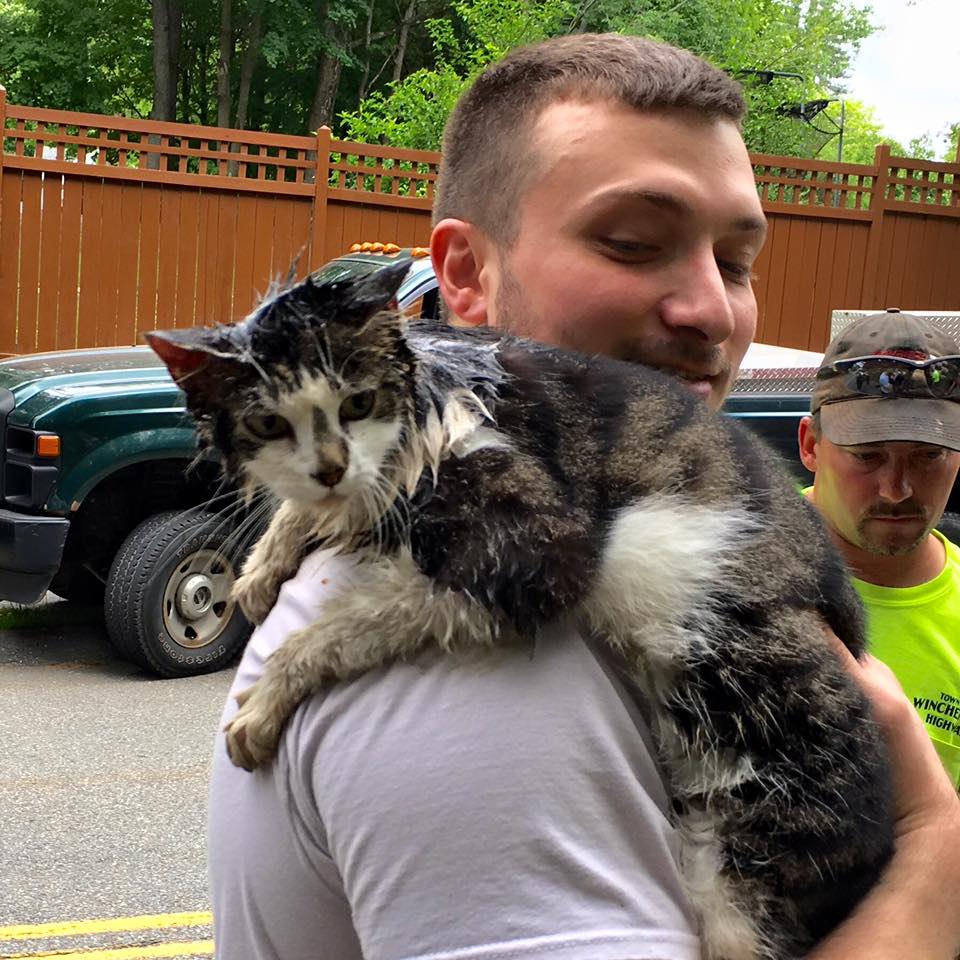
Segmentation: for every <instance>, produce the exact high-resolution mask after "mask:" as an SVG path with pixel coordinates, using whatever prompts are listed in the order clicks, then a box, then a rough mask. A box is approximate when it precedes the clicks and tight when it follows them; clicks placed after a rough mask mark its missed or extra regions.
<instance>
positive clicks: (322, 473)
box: [313, 466, 346, 488]
mask: <svg viewBox="0 0 960 960" xmlns="http://www.w3.org/2000/svg"><path fill="white" fill-rule="evenodd" d="M344 473H346V468H345V467H337V466H329V467H324V468H323V469H322V470H318V471H317V472H316V473H315V474H313V479H314V480H316V481H317V483H319V484H322V485H323V486H325V487H331V488H332V487H335V486H336V485H337V484H338V483H339V482H340V481H341V480H342V479H343V475H344Z"/></svg>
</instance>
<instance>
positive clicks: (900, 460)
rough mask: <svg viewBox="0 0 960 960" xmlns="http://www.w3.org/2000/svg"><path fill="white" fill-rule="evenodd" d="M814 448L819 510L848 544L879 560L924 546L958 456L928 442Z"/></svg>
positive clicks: (942, 505)
mask: <svg viewBox="0 0 960 960" xmlns="http://www.w3.org/2000/svg"><path fill="white" fill-rule="evenodd" d="M810 449H811V451H812V453H813V462H812V464H811V463H808V464H807V465H808V467H811V469H815V470H816V481H815V484H814V500H815V502H816V505H817V508H818V509H819V510H820V512H821V513H822V514H823V516H824V518H825V519H826V521H827V523H828V524H829V525H830V526H831V527H833V529H834V530H835V531H836V532H837V533H839V534H840V536H841V537H843V538H844V540H846V541H847V542H848V543H851V544H853V545H854V546H855V547H859V548H860V549H861V550H865V551H866V552H868V553H873V554H878V555H880V556H903V555H905V554H909V553H911V552H912V551H913V550H915V549H916V548H917V547H918V546H919V545H920V544H921V543H922V542H923V540H924V539H925V538H926V536H927V534H928V533H929V532H930V530H931V529H932V528H933V527H934V525H935V524H936V523H937V522H938V521H939V519H940V517H941V515H942V514H943V511H944V508H945V507H946V505H947V499H948V498H949V496H950V491H951V490H952V489H953V484H954V481H955V480H956V478H957V469H958V468H960V453H953V452H952V451H950V450H946V449H945V448H944V447H936V446H933V445H932V444H928V443H911V442H909V441H890V442H888V443H870V444H864V445H863V446H859V447H841V446H838V445H837V444H835V443H831V442H830V441H829V440H827V439H826V437H820V439H819V440H816V441H813V442H812V443H810Z"/></svg>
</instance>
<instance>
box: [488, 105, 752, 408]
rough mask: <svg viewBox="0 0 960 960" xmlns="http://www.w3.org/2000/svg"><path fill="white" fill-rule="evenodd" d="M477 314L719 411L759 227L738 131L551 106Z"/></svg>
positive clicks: (613, 110)
mask: <svg viewBox="0 0 960 960" xmlns="http://www.w3.org/2000/svg"><path fill="white" fill-rule="evenodd" d="M530 150H531V153H532V156H531V157H530V159H529V161H528V162H533V163H534V164H535V165H536V169H537V171H538V172H539V173H540V175H539V176H537V177H536V178H535V179H534V180H533V184H532V186H531V187H529V188H528V190H527V191H526V193H525V194H524V195H523V196H522V197H521V198H520V200H519V209H518V217H519V221H518V232H517V234H516V238H515V241H514V242H513V243H512V244H511V245H510V246H509V248H505V249H497V256H496V257H495V258H494V261H495V262H494V263H493V264H492V265H490V266H489V267H488V269H487V272H486V276H487V281H488V283H490V284H491V292H492V296H491V297H490V299H489V306H488V308H487V322H488V323H490V324H491V325H493V326H501V327H509V328H510V329H512V330H513V331H514V332H516V333H518V334H521V335H524V336H529V337H532V338H535V339H537V340H541V341H545V342H547V343H553V344H557V345H559V346H563V347H566V348H569V349H573V350H579V351H582V352H585V353H602V354H606V355H608V356H612V357H616V358H619V359H623V360H634V361H638V362H643V363H646V364H650V365H652V366H657V367H661V368H665V369H666V370H668V371H671V372H675V373H677V374H678V375H679V376H680V377H681V378H682V379H683V381H684V383H685V384H686V385H687V386H688V387H689V389H690V390H691V391H692V392H693V393H695V394H696V395H697V396H699V397H701V398H703V399H704V400H706V401H707V402H708V403H710V405H711V406H714V407H719V406H720V405H721V404H722V402H723V399H724V397H725V396H726V394H727V392H728V390H729V389H730V387H731V385H732V383H733V380H734V378H735V377H736V373H737V370H738V368H739V365H740V362H741V360H742V359H743V355H744V353H745V351H746V349H747V347H748V346H749V344H750V341H751V340H752V339H753V335H754V331H755V329H756V321H757V305H756V300H755V298H754V294H753V288H752V286H751V267H752V265H753V262H754V260H755V259H756V257H757V254H758V253H759V252H760V248H761V246H762V244H763V240H764V236H765V233H766V224H765V222H764V216H763V211H762V208H761V206H760V201H759V199H758V197H757V191H756V186H755V183H754V178H753V170H752V168H751V166H750V163H749V159H748V156H747V152H746V148H745V147H744V144H743V140H742V138H741V136H740V133H739V131H738V130H737V128H736V126H735V125H734V124H733V123H731V122H730V121H726V120H704V119H702V118H699V117H696V116H695V115H693V114H688V113H687V112H686V111H682V112H681V111H670V112H663V113H641V112H638V111H636V110H633V109H631V108H630V107H628V106H626V105H623V104H615V103H609V102H606V101H604V102H592V103H586V102H565V103H555V104H552V105H550V106H548V107H547V108H546V109H545V110H544V111H543V113H542V114H541V115H540V118H539V120H538V122H537V124H536V126H535V128H534V132H533V135H532V146H531V148H530Z"/></svg>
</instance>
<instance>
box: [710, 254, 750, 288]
mask: <svg viewBox="0 0 960 960" xmlns="http://www.w3.org/2000/svg"><path fill="white" fill-rule="evenodd" d="M717 266H718V267H719V268H720V269H721V270H722V271H723V272H724V273H725V274H727V276H729V277H730V279H731V280H733V281H734V282H736V283H749V282H750V281H751V280H752V279H753V271H752V270H751V269H750V267H749V266H747V265H746V264H743V263H734V262H733V261H732V260H718V261H717Z"/></svg>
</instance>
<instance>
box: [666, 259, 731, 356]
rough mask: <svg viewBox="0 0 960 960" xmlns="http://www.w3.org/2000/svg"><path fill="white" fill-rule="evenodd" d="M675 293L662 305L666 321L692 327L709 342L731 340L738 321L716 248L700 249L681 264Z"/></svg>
mask: <svg viewBox="0 0 960 960" xmlns="http://www.w3.org/2000/svg"><path fill="white" fill-rule="evenodd" d="M673 279H674V292H673V293H671V294H670V295H668V296H667V297H665V298H664V299H663V300H662V301H661V304H660V312H661V318H662V321H663V323H664V324H665V325H666V326H668V327H670V328H672V329H674V330H681V329H685V330H691V331H695V332H696V334H697V335H698V336H699V337H700V338H701V339H703V340H705V341H706V342H707V343H711V344H718V343H723V342H724V341H725V340H727V339H728V338H729V337H730V336H731V334H732V333H733V331H734V327H735V326H736V320H735V317H734V314H733V308H732V307H731V305H730V297H729V294H728V292H727V285H726V283H725V282H724V278H723V274H722V273H721V272H720V267H719V265H718V264H717V261H716V258H715V256H714V253H713V251H712V250H698V251H696V252H694V253H692V254H691V255H690V257H688V258H685V259H684V260H683V261H680V262H678V264H677V273H676V275H675V277H674V278H673Z"/></svg>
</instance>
